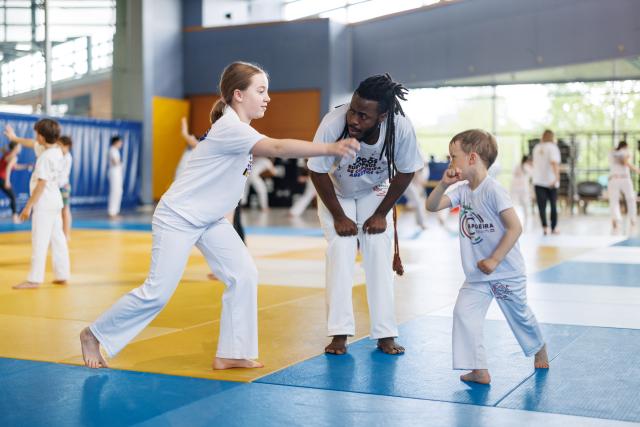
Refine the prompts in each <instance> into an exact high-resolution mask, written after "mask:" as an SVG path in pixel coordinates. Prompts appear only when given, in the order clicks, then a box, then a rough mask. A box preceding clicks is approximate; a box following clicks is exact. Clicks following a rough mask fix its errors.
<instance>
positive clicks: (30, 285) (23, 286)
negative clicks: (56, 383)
mask: <svg viewBox="0 0 640 427" xmlns="http://www.w3.org/2000/svg"><path fill="white" fill-rule="evenodd" d="M39 286H40V283H35V282H29V281H27V282H22V283H18V284H17V285H13V286H12V287H13V289H37V288H38V287H39Z"/></svg>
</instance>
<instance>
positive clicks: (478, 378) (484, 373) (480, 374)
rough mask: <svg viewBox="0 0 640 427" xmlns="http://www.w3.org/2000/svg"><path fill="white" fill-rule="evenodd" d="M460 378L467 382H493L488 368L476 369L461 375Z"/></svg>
mask: <svg viewBox="0 0 640 427" xmlns="http://www.w3.org/2000/svg"><path fill="white" fill-rule="evenodd" d="M460 379H461V380H462V381H466V382H472V383H478V384H489V383H490V382H491V375H489V370H488V369H474V370H472V371H471V372H469V373H468V374H464V375H460Z"/></svg>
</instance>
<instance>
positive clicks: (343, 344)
mask: <svg viewBox="0 0 640 427" xmlns="http://www.w3.org/2000/svg"><path fill="white" fill-rule="evenodd" d="M324 352H325V353H330V354H345V353H346V352H347V336H346V335H336V336H334V337H333V339H332V340H331V343H330V344H329V345H328V346H326V347H325V348H324Z"/></svg>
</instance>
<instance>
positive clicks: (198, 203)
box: [161, 107, 265, 227]
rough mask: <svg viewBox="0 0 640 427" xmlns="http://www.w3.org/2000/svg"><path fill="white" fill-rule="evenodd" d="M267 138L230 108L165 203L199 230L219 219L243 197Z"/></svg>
mask: <svg viewBox="0 0 640 427" xmlns="http://www.w3.org/2000/svg"><path fill="white" fill-rule="evenodd" d="M263 138H265V136H264V135H262V134H261V133H259V132H258V131H257V130H255V129H254V128H252V127H251V126H250V125H249V124H247V123H244V122H242V121H240V118H239V117H238V115H237V114H236V112H235V111H234V110H233V109H232V108H230V107H226V108H225V111H224V115H223V116H222V117H221V118H220V119H218V120H217V121H216V122H215V123H214V124H213V126H211V129H209V132H208V133H207V136H206V137H205V138H204V139H203V140H202V141H200V142H199V143H198V145H196V146H195V148H193V150H192V153H191V158H190V159H189V162H188V163H187V165H186V167H185V169H184V171H183V172H182V173H181V174H180V175H178V177H177V178H176V180H175V181H174V182H173V184H171V187H169V190H167V192H166V193H164V195H163V196H162V199H161V201H162V202H164V204H165V205H166V206H167V207H169V208H170V209H171V210H173V211H174V212H176V213H177V214H179V215H180V216H182V217H183V218H184V219H186V220H187V221H189V222H190V223H192V224H193V225H195V226H197V227H204V226H207V225H209V224H211V223H213V222H215V221H217V220H219V219H220V218H222V217H223V216H224V215H225V214H227V213H229V212H231V211H232V210H233V209H235V207H236V206H237V205H238V202H239V201H240V199H241V198H242V193H243V191H244V186H245V183H246V180H247V176H248V175H249V174H250V173H251V161H252V156H251V150H252V149H253V146H254V145H255V144H256V143H257V142H258V141H260V140H261V139H263Z"/></svg>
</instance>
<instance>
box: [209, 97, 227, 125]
mask: <svg viewBox="0 0 640 427" xmlns="http://www.w3.org/2000/svg"><path fill="white" fill-rule="evenodd" d="M226 106H227V104H226V103H225V102H224V99H222V98H220V99H218V100H217V101H216V103H215V104H213V107H212V108H211V113H210V114H209V118H210V120H211V124H214V123H215V122H216V121H217V120H218V119H219V118H220V117H222V114H223V113H224V107H226Z"/></svg>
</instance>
